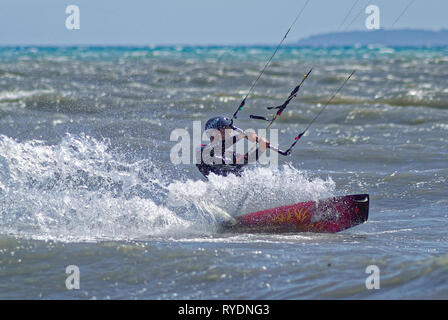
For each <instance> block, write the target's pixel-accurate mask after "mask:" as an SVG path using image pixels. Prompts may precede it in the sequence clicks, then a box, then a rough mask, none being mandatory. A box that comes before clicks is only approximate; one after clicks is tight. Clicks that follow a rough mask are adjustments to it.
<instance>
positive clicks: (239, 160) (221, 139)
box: [196, 116, 269, 178]
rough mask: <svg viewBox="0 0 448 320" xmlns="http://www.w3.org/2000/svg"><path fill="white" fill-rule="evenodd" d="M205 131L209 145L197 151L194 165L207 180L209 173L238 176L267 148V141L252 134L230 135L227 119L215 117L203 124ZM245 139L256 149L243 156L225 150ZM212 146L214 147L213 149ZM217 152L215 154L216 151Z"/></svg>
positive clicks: (232, 128) (229, 124) (231, 129)
mask: <svg viewBox="0 0 448 320" xmlns="http://www.w3.org/2000/svg"><path fill="white" fill-rule="evenodd" d="M205 130H206V132H207V135H208V136H209V138H210V145H201V147H200V148H198V150H197V157H196V159H198V160H199V163H198V164H196V166H197V167H198V169H199V171H200V172H201V173H202V174H203V175H204V176H205V177H206V178H207V176H208V175H209V174H210V173H214V174H216V175H221V176H227V175H229V174H231V173H233V174H235V175H237V176H240V175H241V173H242V171H243V169H244V166H245V165H247V164H249V163H251V162H252V161H253V160H255V161H258V159H259V156H260V155H261V154H262V153H263V152H265V151H266V149H267V148H268V147H269V141H268V140H267V139H265V138H261V137H258V136H257V135H256V134H255V133H253V132H248V133H244V134H243V133H240V134H238V135H232V131H233V130H234V127H233V126H232V122H231V120H230V119H229V118H226V117H222V116H217V117H213V118H211V119H209V120H208V121H207V122H206V123H205ZM243 138H246V139H248V140H249V141H251V142H253V143H258V147H257V149H255V150H254V151H252V152H247V153H245V154H243V155H240V154H237V153H236V152H234V151H230V150H227V149H229V148H230V147H232V146H233V145H234V144H236V143H237V142H238V141H240V140H241V139H243ZM213 146H214V147H213ZM217 150H219V151H218V152H217V153H216V151H217Z"/></svg>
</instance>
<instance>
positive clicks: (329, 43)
mask: <svg viewBox="0 0 448 320" xmlns="http://www.w3.org/2000/svg"><path fill="white" fill-rule="evenodd" d="M297 44H298V45H299V46H311V47H333V46H336V47H342V46H355V45H360V46H367V45H385V46H397V47H404V46H412V47H414V46H416V47H424V46H426V47H436V46H448V30H440V31H429V30H411V29H403V30H384V29H380V30H372V31H350V32H334V33H327V34H318V35H314V36H310V37H308V38H304V39H301V40H299V42H298V43H297Z"/></svg>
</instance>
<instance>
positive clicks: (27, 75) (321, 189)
mask: <svg viewBox="0 0 448 320" xmlns="http://www.w3.org/2000/svg"><path fill="white" fill-rule="evenodd" d="M272 50H273V48H269V47H169V48H30V47H27V48H0V298H3V299H5V298H6V299H15V298H25V299H41V298H43V299H61V298H62V299H70V298H86V299H91V298H98V299H106V298H111V299H119V298H136V299H147V298H150V299H190V298H197V299H215V298H220V299H227V298H229V299H301V298H318V299H322V298H324V299H326V298H346V299H347V298H349V299H350V298H366V299H371V298H373V299H375V298H381V299H391V298H435V299H446V298H448V235H447V226H448V224H447V218H448V199H447V195H448V187H447V177H448V151H447V143H448V138H447V137H448V87H447V85H446V84H447V79H448V49H446V48H435V49H413V48H401V49H393V48H345V49H336V48H334V49H306V48H287V49H283V50H281V51H280V52H279V54H278V56H276V59H275V60H274V63H273V65H272V66H271V67H270V68H269V69H268V71H267V72H266V74H265V75H264V76H263V78H262V79H261V81H260V82H259V83H258V85H257V87H256V88H255V90H254V94H253V95H252V96H251V97H250V99H249V100H248V103H247V106H246V108H245V109H244V110H243V111H242V112H241V113H240V116H239V118H238V120H237V123H236V124H237V125H238V126H240V127H243V128H254V129H258V128H263V127H264V126H265V124H264V123H260V122H256V121H254V120H250V119H248V115H249V114H266V109H265V107H268V106H273V105H277V104H280V103H281V102H282V101H283V100H284V99H285V98H286V97H287V96H288V94H289V92H290V91H291V89H292V88H293V87H294V85H296V84H297V83H298V82H299V81H300V80H301V78H302V76H303V74H304V73H306V72H307V71H308V69H309V68H310V67H313V72H312V74H311V77H310V78H309V79H308V80H307V81H306V83H305V85H304V86H303V88H302V89H301V91H300V94H299V96H298V97H297V98H296V99H295V100H293V102H292V103H291V104H290V105H289V106H288V109H287V110H286V111H285V112H284V114H283V115H282V117H281V118H280V119H278V120H277V121H276V123H275V125H274V127H275V128H278V129H279V143H280V145H281V146H287V145H289V144H290V143H291V142H292V139H293V137H294V135H295V134H296V133H297V132H298V131H299V130H301V129H302V130H303V129H304V128H305V126H306V125H307V124H308V123H309V121H310V120H311V119H312V118H313V117H314V116H315V115H316V114H317V113H318V112H319V110H320V108H321V107H322V106H323V105H324V104H325V102H326V101H327V99H328V98H329V96H330V95H331V94H332V93H333V92H334V91H335V90H336V89H337V88H338V87H339V86H340V84H341V83H342V81H343V80H344V79H345V77H347V76H348V74H349V73H350V72H351V71H352V70H353V69H356V70H357V72H356V74H355V76H354V78H353V79H352V80H351V81H350V82H349V83H348V84H347V86H346V87H345V88H344V90H343V91H342V92H341V94H340V95H339V96H338V97H337V98H336V99H335V100H334V101H333V102H332V104H331V105H330V106H329V107H328V108H327V109H326V111H325V112H324V113H323V114H322V116H321V117H320V118H319V119H318V121H317V122H316V123H314V124H313V126H312V127H311V129H310V130H309V132H308V133H307V134H306V136H304V137H303V138H302V139H303V140H302V141H301V142H300V143H299V144H298V145H297V147H296V149H295V150H294V151H293V154H292V156H291V157H288V158H283V157H282V158H279V162H280V163H279V167H278V168H277V169H273V168H266V167H256V168H253V167H252V168H250V170H248V171H247V172H246V173H245V175H244V176H243V177H239V178H237V177H233V176H231V177H227V178H222V177H211V179H210V180H209V181H205V180H204V179H203V178H202V177H201V175H200V174H199V172H198V171H197V170H196V168H195V167H194V166H193V165H173V164H172V163H171V161H170V150H171V148H172V147H173V145H174V144H175V143H176V142H173V141H170V134H171V132H172V130H173V129H176V128H186V129H187V130H189V131H190V132H192V125H193V123H192V122H193V121H202V123H204V122H205V121H206V120H207V119H208V118H209V117H211V116H213V115H215V114H223V115H231V114H232V113H233V112H234V111H235V109H236V107H237V106H238V105H239V103H240V100H241V99H242V97H243V96H244V94H245V93H246V91H247V90H248V88H249V86H250V84H251V83H252V81H253V80H254V79H255V78H256V76H257V75H258V72H259V70H260V69H261V68H262V67H263V66H264V63H265V61H266V58H267V57H268V56H269V55H270V54H271V52H272ZM351 193H369V194H370V195H371V208H370V216H369V221H368V222H367V223H365V224H363V225H361V226H357V227H355V228H353V229H350V230H346V231H344V232H341V233H339V234H310V233H296V234H285V235H269V234H226V233H221V232H219V231H218V226H219V221H220V219H221V218H222V212H223V211H224V212H225V213H228V214H231V215H238V214H241V213H244V212H252V211H254V210H260V209H265V208H270V207H275V206H278V205H282V204H291V203H295V202H299V201H306V200H310V199H319V198H326V197H330V196H334V195H343V194H351ZM68 265H77V266H79V268H80V273H81V289H80V290H73V291H69V290H67V289H66V288H65V279H66V277H67V275H66V274H65V268H66V267H67V266H68ZM369 265H377V266H378V267H379V269H380V281H381V282H380V283H381V288H380V289H379V290H367V289H366V286H365V281H366V278H367V276H368V274H366V273H365V269H366V267H367V266H369Z"/></svg>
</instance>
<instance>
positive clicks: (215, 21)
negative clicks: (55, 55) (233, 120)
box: [0, 0, 448, 45]
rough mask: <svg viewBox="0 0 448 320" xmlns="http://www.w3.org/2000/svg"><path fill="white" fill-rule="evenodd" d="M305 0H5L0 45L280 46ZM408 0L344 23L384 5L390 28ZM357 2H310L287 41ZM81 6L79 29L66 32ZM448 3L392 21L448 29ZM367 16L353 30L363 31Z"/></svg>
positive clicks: (429, 4)
mask: <svg viewBox="0 0 448 320" xmlns="http://www.w3.org/2000/svg"><path fill="white" fill-rule="evenodd" d="M305 1H306V0H275V1H273V0H225V1H223V0H219V1H218V0H149V1H148V0H146V1H145V0H123V1H118V0H0V45H14V44H19V45H23V44H31V45H51V44H53V45H76V44H90V45H91V44H98V45H107V44H116V45H158V44H160V45H166V44H193V45H195V44H199V45H206V44H218V45H222V44H277V43H278V42H279V41H280V39H281V37H282V36H283V34H284V33H285V32H286V30H287V28H288V26H289V25H290V23H291V22H292V20H293V19H294V17H295V16H296V14H297V12H298V11H299V10H300V8H302V6H303V5H304V3H305ZM409 1H410V0H372V1H368V0H359V2H358V4H357V7H356V8H355V9H354V10H353V12H352V14H351V17H350V18H349V19H348V20H347V23H349V22H351V21H352V20H353V18H354V17H355V16H356V15H357V14H358V13H359V12H360V11H361V10H362V8H363V7H364V8H365V4H366V3H368V4H374V5H377V6H378V7H379V8H380V10H381V11H380V18H381V27H384V28H388V27H390V26H391V24H392V23H393V21H394V20H395V19H396V18H397V17H398V15H399V14H400V12H401V11H402V10H403V9H404V8H405V7H406V5H407V4H408V3H409ZM354 2H355V0H337V1H336V0H311V1H310V3H309V5H308V6H307V8H306V9H305V11H304V13H303V15H302V17H301V18H300V20H299V21H298V22H297V24H296V25H295V27H294V29H293V30H292V31H291V33H290V35H289V36H288V41H287V42H295V41H297V40H298V39H299V38H302V37H306V36H309V35H312V34H317V33H322V32H331V31H337V30H338V27H339V25H340V24H341V22H342V20H343V19H344V17H345V16H346V14H347V13H348V11H349V9H350V7H351V6H352V5H353V3H354ZM72 4H73V5H77V6H78V7H79V8H80V11H81V29H80V30H67V29H66V27H65V20H66V17H67V14H66V13H65V8H66V7H67V6H68V5H72ZM447 14H448V1H447V0H415V2H414V3H413V5H412V6H411V7H410V8H409V10H408V11H407V12H406V13H405V15H404V16H403V17H402V18H401V19H400V21H399V22H398V23H397V24H396V25H395V26H394V28H395V29H398V28H423V29H432V30H439V29H442V28H445V29H447V28H448V19H447V18H446V17H447ZM366 17H367V15H366V14H365V13H362V14H361V15H360V16H359V18H358V19H357V20H356V21H355V22H354V23H353V24H352V25H351V27H350V29H349V30H365V27H364V21H365V19H366Z"/></svg>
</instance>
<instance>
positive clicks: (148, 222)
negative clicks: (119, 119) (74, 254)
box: [0, 134, 335, 242]
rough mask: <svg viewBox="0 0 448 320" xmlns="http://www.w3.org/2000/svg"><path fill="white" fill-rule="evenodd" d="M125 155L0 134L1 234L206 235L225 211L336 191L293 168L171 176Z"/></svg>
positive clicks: (82, 142)
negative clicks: (181, 178) (198, 176)
mask: <svg viewBox="0 0 448 320" xmlns="http://www.w3.org/2000/svg"><path fill="white" fill-rule="evenodd" d="M124 158H125V156H124V155H119V154H116V153H113V152H112V151H110V149H109V142H108V141H107V140H104V141H98V140H96V139H93V138H91V137H89V136H86V135H79V136H73V135H70V134H67V136H66V137H65V138H64V139H63V140H62V141H61V142H60V143H58V144H56V145H47V144H46V143H45V142H43V141H39V140H31V141H25V142H18V141H16V140H14V139H12V138H9V137H7V136H4V135H0V234H2V235H13V236H15V237H21V238H32V239H42V240H56V241H65V242H79V241H95V242H96V241H103V240H138V239H148V238H151V237H165V238H166V237H174V238H175V237H179V236H181V237H189V236H195V237H197V236H198V235H202V236H204V235H205V236H209V235H212V234H213V233H215V232H216V231H217V227H218V223H220V222H221V221H222V219H226V218H227V217H228V216H229V215H230V216H234V215H238V214H241V213H244V212H251V211H256V210H260V209H266V208H270V207H275V206H278V205H284V204H289V203H295V202H299V201H305V200H310V199H314V200H317V199H318V198H323V197H329V196H332V195H333V194H334V189H335V184H334V182H333V181H332V180H331V179H327V180H322V179H320V178H312V177H309V176H308V175H307V174H306V173H304V172H301V171H298V170H296V169H295V168H293V167H292V166H286V167H283V168H281V169H275V170H271V169H270V168H256V169H252V170H248V171H247V172H245V174H244V175H243V176H242V177H236V176H229V177H226V178H224V177H219V176H213V175H212V176H211V177H210V179H209V181H202V180H199V181H195V180H191V179H188V180H185V181H176V180H174V179H173V178H170V177H169V175H167V174H166V173H164V172H162V171H161V170H160V169H158V168H157V167H156V166H155V165H154V164H153V162H152V161H151V160H150V159H147V160H140V161H136V162H128V161H125V160H124ZM266 181H269V183H266Z"/></svg>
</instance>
